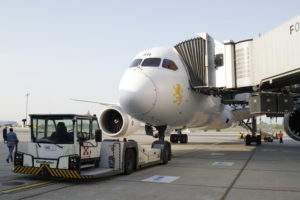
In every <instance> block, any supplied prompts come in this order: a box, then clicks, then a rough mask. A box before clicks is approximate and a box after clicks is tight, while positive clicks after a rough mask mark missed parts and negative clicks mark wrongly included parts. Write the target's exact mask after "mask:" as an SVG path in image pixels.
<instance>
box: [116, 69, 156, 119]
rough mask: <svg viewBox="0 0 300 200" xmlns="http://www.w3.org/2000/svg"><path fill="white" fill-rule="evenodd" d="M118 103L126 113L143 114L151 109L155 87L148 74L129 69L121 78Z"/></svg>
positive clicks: (154, 99) (154, 100) (154, 98)
mask: <svg viewBox="0 0 300 200" xmlns="http://www.w3.org/2000/svg"><path fill="white" fill-rule="evenodd" d="M119 91H120V104H121V106H122V108H123V109H124V110H125V112H127V113H128V114H130V115H132V116H133V117H134V116H137V115H143V114H146V113H148V112H150V111H151V110H152V108H153V107H154V105H155V102H156V95H157V94H156V87H155V85H154V82H153V81H152V80H151V78H150V77H149V76H147V75H146V74H144V73H143V72H141V71H137V70H132V69H129V71H127V72H126V73H125V74H124V76H123V77H122V79H121V82H120V86H119Z"/></svg>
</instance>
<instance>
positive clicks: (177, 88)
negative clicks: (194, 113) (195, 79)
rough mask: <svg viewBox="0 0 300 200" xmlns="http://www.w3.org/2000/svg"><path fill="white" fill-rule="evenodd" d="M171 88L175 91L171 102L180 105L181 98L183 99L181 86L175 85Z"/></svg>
mask: <svg viewBox="0 0 300 200" xmlns="http://www.w3.org/2000/svg"><path fill="white" fill-rule="evenodd" d="M173 88H174V90H175V93H174V94H173V96H174V97H175V100H174V101H173V103H176V104H177V105H180V104H181V103H182V98H183V97H182V88H181V85H180V84H179V83H177V84H176V85H174V86H173Z"/></svg>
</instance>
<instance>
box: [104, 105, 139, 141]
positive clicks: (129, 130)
mask: <svg viewBox="0 0 300 200" xmlns="http://www.w3.org/2000/svg"><path fill="white" fill-rule="evenodd" d="M99 121H100V127H101V129H102V132H103V133H104V134H106V135H108V136H110V137H125V136H129V135H132V134H133V133H134V132H135V131H137V130H138V129H139V127H140V122H139V121H137V120H135V119H134V118H132V117H131V116H129V115H128V114H127V113H125V112H124V111H123V110H122V108H120V107H118V106H114V107H110V108H108V109H106V110H104V111H103V112H102V113H101V115H100V120H99Z"/></svg>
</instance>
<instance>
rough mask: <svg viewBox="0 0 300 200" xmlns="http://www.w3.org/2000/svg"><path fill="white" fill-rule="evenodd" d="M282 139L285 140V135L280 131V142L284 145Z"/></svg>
mask: <svg viewBox="0 0 300 200" xmlns="http://www.w3.org/2000/svg"><path fill="white" fill-rule="evenodd" d="M282 138H283V133H282V131H280V132H279V142H280V143H283V141H282Z"/></svg>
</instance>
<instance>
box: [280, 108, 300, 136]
mask: <svg viewBox="0 0 300 200" xmlns="http://www.w3.org/2000/svg"><path fill="white" fill-rule="evenodd" d="M283 126H284V129H285V132H286V133H287V134H288V135H289V136H290V137H291V138H292V139H294V140H297V141H300V107H298V108H297V109H296V110H295V112H293V113H292V114H286V115H284V120H283Z"/></svg>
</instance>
